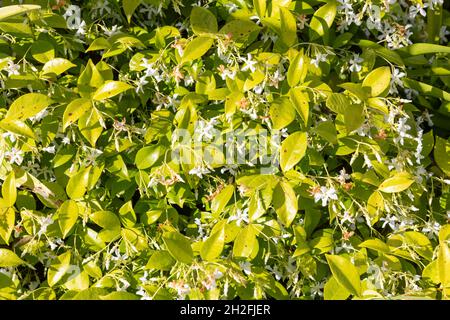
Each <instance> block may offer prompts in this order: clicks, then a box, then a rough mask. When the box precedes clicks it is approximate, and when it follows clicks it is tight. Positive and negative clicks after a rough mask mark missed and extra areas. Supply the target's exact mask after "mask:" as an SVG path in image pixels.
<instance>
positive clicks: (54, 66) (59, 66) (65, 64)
mask: <svg viewBox="0 0 450 320" xmlns="http://www.w3.org/2000/svg"><path fill="white" fill-rule="evenodd" d="M73 67H76V65H75V64H73V63H72V62H70V61H69V60H67V59H64V58H54V59H52V60H50V61H47V62H46V63H45V64H44V66H43V67H42V74H43V75H48V74H52V75H53V74H54V75H57V76H59V75H60V74H61V73H63V72H66V71H67V70H69V69H70V68H73Z"/></svg>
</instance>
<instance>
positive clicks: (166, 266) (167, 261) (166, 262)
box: [145, 250, 175, 271]
mask: <svg viewBox="0 0 450 320" xmlns="http://www.w3.org/2000/svg"><path fill="white" fill-rule="evenodd" d="M174 264H175V260H174V259H173V258H172V256H171V255H170V253H169V252H168V251H165V250H158V251H155V252H154V253H153V254H152V256H151V257H150V259H149V260H148V262H147V265H146V266H145V269H156V270H163V271H165V270H170V269H171V268H172V266H173V265H174Z"/></svg>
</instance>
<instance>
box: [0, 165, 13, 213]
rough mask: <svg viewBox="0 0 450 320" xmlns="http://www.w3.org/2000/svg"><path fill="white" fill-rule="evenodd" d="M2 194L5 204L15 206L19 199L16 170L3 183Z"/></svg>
mask: <svg viewBox="0 0 450 320" xmlns="http://www.w3.org/2000/svg"><path fill="white" fill-rule="evenodd" d="M2 196H3V201H4V204H5V205H7V206H8V207H12V206H14V204H15V203H16V199H17V189H16V177H15V174H14V171H11V172H10V173H9V174H8V176H7V177H6V179H5V181H3V184H2Z"/></svg>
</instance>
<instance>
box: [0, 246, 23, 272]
mask: <svg viewBox="0 0 450 320" xmlns="http://www.w3.org/2000/svg"><path fill="white" fill-rule="evenodd" d="M23 263H24V261H23V260H22V259H20V258H19V257H18V256H17V255H16V254H15V253H14V252H13V251H11V250H8V249H4V248H0V267H1V268H8V267H17V266H19V265H21V264H23Z"/></svg>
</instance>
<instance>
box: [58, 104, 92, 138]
mask: <svg viewBox="0 0 450 320" xmlns="http://www.w3.org/2000/svg"><path fill="white" fill-rule="evenodd" d="M91 108H92V102H91V100H89V99H85V98H79V99H75V100H73V101H72V102H70V103H69V104H68V105H67V107H66V109H65V110H64V115H63V122H62V125H63V131H65V130H66V128H67V127H68V126H70V125H71V124H72V123H75V122H76V121H77V120H78V119H79V118H80V117H81V116H82V115H84V113H85V112H87V111H88V110H89V109H91Z"/></svg>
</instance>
